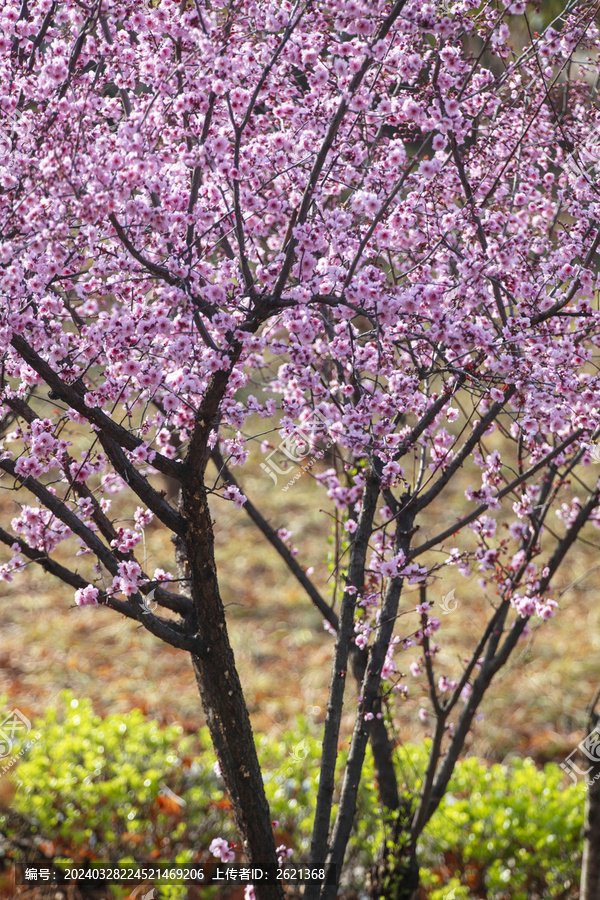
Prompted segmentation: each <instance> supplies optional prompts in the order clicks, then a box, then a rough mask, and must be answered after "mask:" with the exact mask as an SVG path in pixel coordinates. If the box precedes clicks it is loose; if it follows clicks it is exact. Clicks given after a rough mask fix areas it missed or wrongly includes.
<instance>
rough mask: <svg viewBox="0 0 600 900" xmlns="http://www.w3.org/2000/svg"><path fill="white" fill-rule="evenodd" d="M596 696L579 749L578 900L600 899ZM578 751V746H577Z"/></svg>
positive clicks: (599, 757)
mask: <svg viewBox="0 0 600 900" xmlns="http://www.w3.org/2000/svg"><path fill="white" fill-rule="evenodd" d="M598 696H599V694H596V698H595V700H594V702H593V703H592V705H591V708H590V716H589V723H588V726H589V727H588V737H587V738H586V739H585V741H584V742H582V743H583V744H584V747H583V748H582V758H583V761H584V763H585V765H584V767H583V770H582V771H586V770H588V769H589V771H588V772H587V774H586V779H587V792H586V795H585V814H584V823H583V859H582V863H581V893H580V900H600V753H599V749H600V742H599V737H600V736H599V735H598V733H597V732H595V729H596V728H597V727H598V722H599V720H600V717H599V716H598V715H597V714H596V712H595V706H596V703H597V701H598ZM579 746H580V748H581V744H580V745H579Z"/></svg>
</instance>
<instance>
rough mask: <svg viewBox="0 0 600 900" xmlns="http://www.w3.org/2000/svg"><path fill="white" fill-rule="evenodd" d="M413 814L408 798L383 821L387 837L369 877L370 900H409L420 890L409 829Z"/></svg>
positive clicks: (414, 852) (417, 866)
mask: <svg viewBox="0 0 600 900" xmlns="http://www.w3.org/2000/svg"><path fill="white" fill-rule="evenodd" d="M413 814H414V809H413V805H412V803H411V802H410V800H409V799H402V800H401V801H400V805H399V808H398V811H397V812H396V814H395V815H393V816H388V817H386V819H385V825H386V836H385V838H384V842H383V845H382V846H381V848H380V850H379V854H378V856H377V860H376V862H375V864H374V865H373V866H372V868H371V872H370V877H369V897H370V898H371V900H412V898H413V897H414V896H415V893H416V891H417V890H418V887H419V864H418V862H417V855H416V849H415V846H414V843H413V841H412V838H411V834H410V828H411V823H412V817H413Z"/></svg>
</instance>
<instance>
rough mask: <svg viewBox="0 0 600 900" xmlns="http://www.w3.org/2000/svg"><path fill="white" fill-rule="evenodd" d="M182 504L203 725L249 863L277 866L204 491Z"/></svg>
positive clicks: (260, 890)
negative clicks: (185, 523)
mask: <svg viewBox="0 0 600 900" xmlns="http://www.w3.org/2000/svg"><path fill="white" fill-rule="evenodd" d="M182 500H183V513H184V516H185V518H186V521H187V522H188V523H189V525H188V530H187V534H186V536H185V557H186V561H187V570H188V576H189V579H190V588H191V596H192V599H193V601H194V609H195V617H196V621H195V622H194V626H195V630H196V638H197V643H198V651H197V653H194V654H192V662H193V666H194V672H195V673H196V679H197V682H198V687H199V690H200V696H201V698H202V705H203V707H204V713H205V715H206V721H207V724H208V727H209V729H210V734H211V738H212V741H213V744H214V747H215V751H216V753H217V755H218V758H219V762H220V765H221V771H222V773H223V778H224V781H225V785H226V788H227V793H228V795H229V798H230V800H231V805H232V809H233V814H234V817H235V821H236V825H237V827H238V830H239V833H240V835H241V838H242V843H243V847H244V851H245V853H246V857H247V860H248V863H249V864H250V865H253V866H254V865H257V866H260V865H261V864H264V863H271V864H276V863H277V855H276V850H275V838H274V835H273V828H272V824H271V816H270V811H269V806H268V803H267V799H266V797H265V792H264V787H263V780H262V774H261V770H260V765H259V762H258V757H257V755H256V749H255V746H254V738H253V734H252V726H251V724H250V717H249V715H248V709H247V707H246V702H245V700H244V695H243V692H242V686H241V683H240V679H239V676H238V673H237V669H236V666H235V659H234V655H233V650H232V648H231V645H230V643H229V636H228V634H227V625H226V621H225V610H224V607H223V603H222V600H221V596H220V593H219V586H218V581H217V569H216V563H215V558H214V536H213V529H212V521H211V515H210V509H209V506H208V500H207V496H206V491H205V489H204V487H202V486H198V487H192V488H186V487H184V488H183V492H182ZM180 557H181V554H180ZM255 892H256V896H257V898H258V900H283V897H284V894H283V889H282V887H281V886H280V885H271V886H269V885H255Z"/></svg>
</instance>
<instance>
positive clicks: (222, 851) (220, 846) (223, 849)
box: [208, 837, 235, 862]
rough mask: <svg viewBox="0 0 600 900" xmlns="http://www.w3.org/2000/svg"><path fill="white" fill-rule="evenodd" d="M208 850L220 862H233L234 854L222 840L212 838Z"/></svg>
mask: <svg viewBox="0 0 600 900" xmlns="http://www.w3.org/2000/svg"><path fill="white" fill-rule="evenodd" d="M208 849H209V851H210V852H211V853H212V855H213V856H216V857H217V859H220V860H222V862H233V861H234V860H235V853H234V852H233V850H232V849H231V848H230V847H229V844H228V843H227V841H226V840H225V839H224V838H220V837H217V838H213V840H212V841H211V842H210V845H209V848H208Z"/></svg>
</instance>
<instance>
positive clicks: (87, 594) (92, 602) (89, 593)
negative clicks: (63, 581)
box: [75, 584, 98, 606]
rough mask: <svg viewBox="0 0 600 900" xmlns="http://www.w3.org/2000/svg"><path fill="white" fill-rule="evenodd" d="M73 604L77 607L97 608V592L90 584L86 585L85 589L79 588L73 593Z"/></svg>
mask: <svg viewBox="0 0 600 900" xmlns="http://www.w3.org/2000/svg"><path fill="white" fill-rule="evenodd" d="M75 603H76V604H77V606H98V591H97V590H96V588H95V587H93V585H91V584H88V586H87V587H84V588H79V590H78V591H76V592H75Z"/></svg>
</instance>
